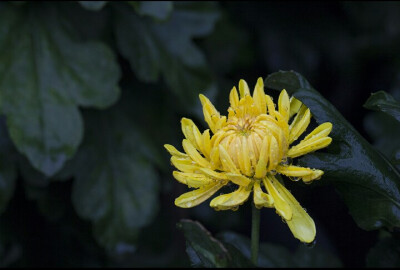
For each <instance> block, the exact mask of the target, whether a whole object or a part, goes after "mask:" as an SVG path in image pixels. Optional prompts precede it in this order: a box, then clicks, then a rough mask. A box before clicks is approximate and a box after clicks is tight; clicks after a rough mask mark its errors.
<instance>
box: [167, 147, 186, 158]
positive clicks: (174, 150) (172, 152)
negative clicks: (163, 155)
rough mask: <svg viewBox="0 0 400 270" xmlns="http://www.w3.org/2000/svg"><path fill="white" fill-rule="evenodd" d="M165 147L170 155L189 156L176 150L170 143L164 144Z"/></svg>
mask: <svg viewBox="0 0 400 270" xmlns="http://www.w3.org/2000/svg"><path fill="white" fill-rule="evenodd" d="M164 147H165V149H167V151H168V152H169V153H170V154H171V156H176V157H178V158H189V156H188V155H187V154H185V153H182V152H180V151H178V150H177V149H176V148H175V146H173V145H170V144H164Z"/></svg>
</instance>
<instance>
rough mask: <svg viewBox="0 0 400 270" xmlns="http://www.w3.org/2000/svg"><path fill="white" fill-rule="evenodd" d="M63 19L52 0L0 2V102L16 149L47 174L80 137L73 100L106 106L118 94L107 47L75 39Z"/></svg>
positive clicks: (80, 125) (59, 165)
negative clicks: (42, 1)
mask: <svg viewBox="0 0 400 270" xmlns="http://www.w3.org/2000/svg"><path fill="white" fill-rule="evenodd" d="M69 26H70V25H69V24H68V21H67V20H65V19H64V18H63V17H62V12H60V11H59V10H58V9H57V8H56V7H55V6H53V4H51V3H46V4H40V5H39V4H37V3H35V4H33V3H29V4H26V5H23V6H15V5H10V4H8V3H0V48H1V49H0V74H1V76H0V110H1V112H2V113H3V114H5V115H6V117H7V125H8V128H9V132H10V137H11V139H12V140H13V142H14V143H15V145H16V147H17V149H18V150H19V151H20V152H21V153H23V154H24V155H26V156H27V157H28V159H29V161H30V162H31V164H32V165H33V167H35V168H36V169H38V170H39V171H41V172H43V173H44V174H46V175H47V176H51V175H54V174H55V173H56V172H57V171H58V170H60V169H61V168H62V166H63V165H64V163H65V161H66V160H68V159H70V158H71V157H72V156H73V155H74V154H75V152H76V148H77V147H78V145H79V143H80V142H81V139H82V133H83V123H82V119H81V115H80V113H79V110H78V107H77V106H78V105H81V106H94V107H97V108H105V107H107V106H110V105H111V104H113V103H114V102H115V101H116V100H117V99H118V97H119V89H118V86H117V82H118V79H119V76H120V71H119V68H118V66H117V64H116V62H115V56H114V54H113V53H112V51H111V50H110V49H109V48H108V47H107V46H105V45H104V44H101V43H96V42H86V43H81V42H80V41H79V40H77V39H76V38H75V37H74V36H73V35H72V33H73V31H74V29H71V28H70V27H69ZM21 78H23V79H21Z"/></svg>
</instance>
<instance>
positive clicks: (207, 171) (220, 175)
mask: <svg viewBox="0 0 400 270" xmlns="http://www.w3.org/2000/svg"><path fill="white" fill-rule="evenodd" d="M199 170H200V171H201V172H203V173H204V174H206V175H208V176H209V177H212V178H215V179H219V180H227V179H228V177H227V176H226V175H225V174H224V173H220V172H216V171H213V170H211V169H208V168H200V169H199Z"/></svg>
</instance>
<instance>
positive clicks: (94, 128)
mask: <svg viewBox="0 0 400 270" xmlns="http://www.w3.org/2000/svg"><path fill="white" fill-rule="evenodd" d="M85 116H86V117H85V123H86V124H87V126H86V132H85V140H84V143H83V145H82V148H81V149H80V150H79V152H78V154H77V156H76V158H74V159H73V160H72V161H71V164H72V165H70V166H68V168H69V169H70V170H71V171H72V172H71V174H72V175H73V176H74V177H75V180H74V185H73V191H72V201H73V204H74V207H75V209H76V211H77V213H78V214H79V216H81V217H82V218H85V219H88V220H91V221H92V222H93V225H94V233H95V236H96V239H97V240H98V242H99V243H100V244H101V245H102V246H103V247H106V248H107V249H108V250H110V251H113V250H115V249H116V248H118V247H119V246H121V245H131V244H134V242H135V240H136V237H137V234H138V232H139V229H140V228H141V227H143V226H145V225H147V224H149V222H151V221H152V219H153V217H154V216H155V214H156V212H157V209H158V186H157V176H156V174H155V172H154V169H153V167H152V165H151V164H150V163H149V161H148V160H147V159H146V158H145V155H144V154H143V152H142V151H141V149H143V148H144V146H142V145H141V144H143V142H142V141H141V140H140V136H139V134H138V130H137V128H136V127H135V126H134V124H133V123H132V121H131V120H130V118H128V117H127V115H126V114H125V113H124V112H123V111H122V110H121V107H120V106H117V107H114V108H113V109H111V110H106V111H104V112H98V111H88V112H87V113H86V114H85Z"/></svg>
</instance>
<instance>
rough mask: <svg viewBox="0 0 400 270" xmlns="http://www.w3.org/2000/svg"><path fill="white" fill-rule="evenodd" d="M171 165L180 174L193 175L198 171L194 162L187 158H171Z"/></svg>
mask: <svg viewBox="0 0 400 270" xmlns="http://www.w3.org/2000/svg"><path fill="white" fill-rule="evenodd" d="M171 163H172V165H174V166H175V167H176V168H177V169H178V170H180V171H182V172H189V173H194V172H197V171H199V166H198V165H197V164H196V162H194V161H192V160H191V159H187V158H178V157H175V156H173V157H171Z"/></svg>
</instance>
